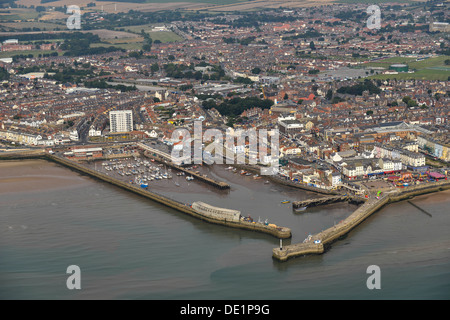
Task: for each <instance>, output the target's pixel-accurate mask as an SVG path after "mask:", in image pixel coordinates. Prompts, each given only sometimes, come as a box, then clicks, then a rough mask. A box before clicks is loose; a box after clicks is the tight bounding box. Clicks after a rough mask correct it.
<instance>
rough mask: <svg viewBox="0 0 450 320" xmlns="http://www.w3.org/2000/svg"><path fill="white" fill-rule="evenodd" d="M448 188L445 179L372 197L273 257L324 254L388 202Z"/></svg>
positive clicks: (281, 248) (282, 249) (288, 257)
mask: <svg viewBox="0 0 450 320" xmlns="http://www.w3.org/2000/svg"><path fill="white" fill-rule="evenodd" d="M446 189H450V182H448V181H447V180H444V181H440V182H430V183H426V184H423V185H417V186H412V187H410V188H408V189H406V190H405V189H403V190H400V191H393V192H391V193H385V194H383V195H382V196H380V197H378V198H376V197H372V198H370V199H368V200H367V201H366V202H365V203H364V204H363V205H361V206H360V207H358V208H357V209H356V210H355V211H354V212H353V213H352V214H351V215H350V216H349V217H347V218H346V219H344V220H342V221H340V222H339V223H338V224H336V225H334V226H332V227H331V228H328V229H326V230H324V231H322V232H319V233H317V234H315V235H312V236H310V237H308V238H307V239H305V241H304V242H303V243H297V244H290V245H288V246H285V247H279V248H274V249H273V250H272V257H273V258H274V259H276V260H278V261H286V260H288V259H290V258H293V257H299V256H305V255H310V254H322V253H324V252H325V251H326V250H327V249H328V248H329V247H330V245H331V244H332V243H333V242H335V241H337V240H338V239H339V238H341V237H342V236H344V235H346V234H347V233H349V232H350V231H351V230H353V229H354V228H355V227H357V226H358V225H359V224H360V223H361V222H363V221H364V220H365V219H367V218H368V217H369V216H371V215H372V214H373V213H374V212H376V211H378V210H379V209H381V208H382V207H383V206H385V205H386V204H388V203H392V202H397V201H402V200H407V199H411V198H413V197H415V196H418V195H421V194H426V193H432V192H438V191H442V190H446Z"/></svg>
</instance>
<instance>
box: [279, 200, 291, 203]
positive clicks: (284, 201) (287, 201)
mask: <svg viewBox="0 0 450 320" xmlns="http://www.w3.org/2000/svg"><path fill="white" fill-rule="evenodd" d="M290 202H291V201H289V200H283V201H281V203H290Z"/></svg>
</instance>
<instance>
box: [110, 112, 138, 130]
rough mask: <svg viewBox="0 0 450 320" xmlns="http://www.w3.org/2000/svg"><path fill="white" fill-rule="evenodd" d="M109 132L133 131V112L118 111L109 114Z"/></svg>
mask: <svg viewBox="0 0 450 320" xmlns="http://www.w3.org/2000/svg"><path fill="white" fill-rule="evenodd" d="M109 122H110V130H109V131H110V132H130V131H133V111H131V110H120V111H111V112H110V113H109Z"/></svg>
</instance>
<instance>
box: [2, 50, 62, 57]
mask: <svg viewBox="0 0 450 320" xmlns="http://www.w3.org/2000/svg"><path fill="white" fill-rule="evenodd" d="M53 52H55V51H47V50H29V51H11V52H0V58H12V56H15V55H20V54H23V55H29V54H32V55H33V57H37V56H39V54H42V55H43V54H45V53H53ZM58 54H61V53H58Z"/></svg>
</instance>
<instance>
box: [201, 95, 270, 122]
mask: <svg viewBox="0 0 450 320" xmlns="http://www.w3.org/2000/svg"><path fill="white" fill-rule="evenodd" d="M202 105H203V107H204V108H205V109H206V110H209V109H212V108H215V109H216V110H217V111H218V112H219V113H220V114H221V115H223V116H229V117H238V116H240V115H241V114H242V112H244V111H245V110H247V109H251V108H261V109H269V108H270V107H271V106H272V105H273V101H272V100H269V99H260V98H258V97H247V98H240V97H234V98H232V99H230V100H225V101H223V102H221V103H220V104H217V103H216V101H215V100H214V99H208V100H205V101H203V104H202Z"/></svg>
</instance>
